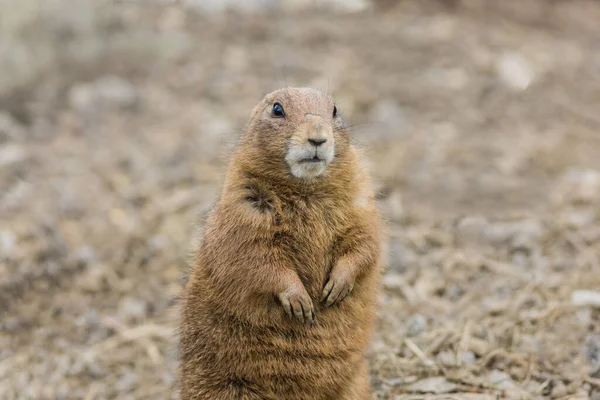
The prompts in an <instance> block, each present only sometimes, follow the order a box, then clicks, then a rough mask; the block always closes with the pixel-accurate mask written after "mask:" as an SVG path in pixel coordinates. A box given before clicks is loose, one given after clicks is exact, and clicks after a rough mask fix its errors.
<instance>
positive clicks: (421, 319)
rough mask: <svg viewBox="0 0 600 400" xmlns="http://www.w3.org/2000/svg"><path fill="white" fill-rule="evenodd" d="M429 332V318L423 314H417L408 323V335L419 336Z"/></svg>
mask: <svg viewBox="0 0 600 400" xmlns="http://www.w3.org/2000/svg"><path fill="white" fill-rule="evenodd" d="M426 330H427V318H425V316H423V315H421V314H415V315H413V316H412V317H410V318H409V319H408V321H407V328H406V335H407V336H409V337H412V336H417V335H418V334H420V333H423V332H425V331H426Z"/></svg>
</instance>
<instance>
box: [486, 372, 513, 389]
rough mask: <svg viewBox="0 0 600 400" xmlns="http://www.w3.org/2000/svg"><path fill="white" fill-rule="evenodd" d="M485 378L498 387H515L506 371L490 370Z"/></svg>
mask: <svg viewBox="0 0 600 400" xmlns="http://www.w3.org/2000/svg"><path fill="white" fill-rule="evenodd" d="M486 379H487V380H488V381H489V382H490V383H492V384H494V385H495V386H497V387H498V388H500V389H514V388H516V387H517V386H516V385H515V383H514V382H513V380H512V379H511V378H510V376H509V375H508V374H507V373H506V372H503V371H499V370H497V369H495V370H492V371H491V372H490V373H489V374H488V375H487V377H486Z"/></svg>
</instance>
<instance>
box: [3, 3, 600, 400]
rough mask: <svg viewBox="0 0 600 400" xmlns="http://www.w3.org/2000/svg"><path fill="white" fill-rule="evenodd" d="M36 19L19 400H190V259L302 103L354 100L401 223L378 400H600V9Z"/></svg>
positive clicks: (24, 187) (10, 236) (15, 208)
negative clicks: (184, 327)
mask: <svg viewBox="0 0 600 400" xmlns="http://www.w3.org/2000/svg"><path fill="white" fill-rule="evenodd" d="M27 3H28V2H27V1H24V2H22V3H20V2H14V1H13V2H12V3H11V4H9V3H8V2H7V0H2V1H0V7H4V8H3V9H0V11H1V12H0V15H2V18H0V22H2V23H3V24H0V30H1V31H2V35H0V52H1V57H0V59H1V60H2V61H1V62H0V398H2V399H17V398H23V399H54V398H60V399H102V398H111V399H113V398H123V399H130V398H131V399H154V398H156V399H169V398H173V399H175V398H177V395H176V391H175V388H176V385H177V382H176V378H177V373H176V371H177V354H176V336H175V326H176V319H175V315H176V312H175V311H174V310H176V308H175V304H176V296H177V293H178V291H179V288H180V279H181V270H182V269H184V268H185V265H186V260H187V255H188V252H189V251H190V249H191V245H190V242H191V238H192V237H194V235H195V232H196V231H197V230H198V225H200V227H201V222H200V221H202V216H203V215H204V213H205V212H206V211H207V210H208V209H209V208H210V205H211V203H212V202H213V201H214V200H215V199H216V196H217V194H218V190H219V185H220V181H221V178H222V174H223V164H224V161H223V160H224V156H225V155H226V153H227V149H228V148H229V147H230V145H231V143H233V142H235V137H236V135H237V132H239V131H240V130H241V129H242V127H243V124H244V121H245V119H246V118H247V116H248V114H249V112H250V110H251V107H252V106H253V105H254V103H255V102H256V101H258V100H259V99H260V98H261V97H262V95H263V94H264V93H265V92H267V91H269V90H271V89H274V88H276V87H279V86H281V85H284V84H288V85H307V86H316V87H321V88H324V89H326V88H328V87H329V88H333V91H334V93H335V96H336V97H337V99H338V108H339V109H340V111H341V112H343V113H344V114H345V115H346V118H347V120H348V121H349V123H350V124H357V125H356V126H354V127H353V128H352V130H353V134H354V136H355V139H356V140H357V141H358V142H359V143H362V144H364V145H366V147H368V149H369V157H370V160H371V164H372V169H373V174H374V175H375V177H376V178H377V184H378V190H379V197H380V204H381V207H382V209H383V210H384V212H385V214H386V216H387V217H388V219H389V228H390V229H389V231H390V240H389V243H388V246H387V248H388V251H387V253H388V254H389V257H388V262H387V264H388V266H387V269H386V272H385V275H384V276H383V278H382V280H383V288H384V290H383V292H382V294H381V309H380V312H379V314H378V321H379V322H378V325H377V332H376V334H375V335H374V338H373V345H372V348H371V350H370V353H369V357H370V362H371V367H372V369H371V373H372V382H373V388H374V395H373V399H415V400H416V399H440V400H441V399H462V400H487V399H490V400H491V399H547V398H548V399H549V398H555V399H582V400H583V399H594V400H598V399H599V398H600V300H599V299H598V295H599V293H598V292H599V291H600V260H599V256H600V248H599V247H598V245H599V244H600V157H599V155H600V132H599V128H600V113H599V112H598V110H599V109H600V24H599V23H598V21H600V4H599V3H597V2H595V1H583V0H582V1H578V0H577V1H549V0H548V1H538V0H528V1H516V0H515V1H513V0H508V1H505V2H499V1H498V2H495V1H484V0H479V1H477V0H471V1H438V2H434V1H426V2H425V1H421V2H413V1H408V0H406V1H401V2H394V1H384V0H380V1H378V2H377V6H376V7H371V6H370V7H367V8H366V9H365V10H363V11H360V12H355V13H347V12H343V11H339V10H338V11H331V10H328V9H326V8H322V7H317V6H314V7H308V8H306V9H304V10H299V11H298V10H296V11H285V10H281V9H272V10H269V11H268V12H265V13H262V14H236V13H220V14H212V15H208V14H203V13H202V12H199V11H197V10H195V9H192V8H188V9H185V8H182V7H181V5H177V4H175V5H173V4H170V5H169V4H162V5H161V4H158V5H156V4H155V5H150V4H149V3H150V2H146V3H147V4H142V3H143V2H142V3H140V2H114V3H113V2H86V1H74V2H73V1H71V2H69V0H64V2H63V3H64V4H63V5H65V7H62V8H54V9H52V8H51V7H49V8H48V9H44V11H43V12H40V14H39V15H38V14H35V13H34V14H35V15H36V16H35V18H29V17H22V16H20V17H18V18H17V11H18V9H19V7H20V6H18V4H21V5H23V7H25V4H27ZM29 3H31V2H29ZM50 3H52V4H54V5H56V4H59V3H60V2H56V1H55V2H48V4H50ZM101 3H102V4H101ZM200 3H201V2H200ZM200 3H199V2H195V3H194V4H196V7H197V6H198V4H200ZM35 4H37V7H41V6H40V5H39V4H41V3H39V2H37V3H35ZM7 7H8V8H7ZM190 7H191V6H190ZM25 8H26V7H25ZM31 10H34V11H35V7H34V8H33V9H31V8H30V9H29V11H28V12H30V11H31ZM65 10H66V11H67V12H65ZM21 11H23V10H21ZM38 11H39V10H38ZM23 12H25V11H23ZM26 15H33V14H31V13H30V14H26ZM19 18H20V19H19ZM28 18H29V19H28ZM15 21H17V22H15ZM11 24H12V25H11Z"/></svg>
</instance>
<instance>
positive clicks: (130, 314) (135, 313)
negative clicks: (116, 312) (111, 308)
mask: <svg viewBox="0 0 600 400" xmlns="http://www.w3.org/2000/svg"><path fill="white" fill-rule="evenodd" d="M148 309H149V306H148V302H147V301H145V300H141V299H137V298H134V297H125V298H124V299H123V300H122V301H121V306H120V311H121V313H122V314H124V315H125V317H126V318H127V319H129V320H137V321H139V320H141V319H143V318H145V317H146V315H147V314H148Z"/></svg>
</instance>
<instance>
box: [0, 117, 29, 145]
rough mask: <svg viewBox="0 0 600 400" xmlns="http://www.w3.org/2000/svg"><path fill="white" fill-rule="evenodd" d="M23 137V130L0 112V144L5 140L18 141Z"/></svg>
mask: <svg viewBox="0 0 600 400" xmlns="http://www.w3.org/2000/svg"><path fill="white" fill-rule="evenodd" d="M24 137H25V129H24V128H23V127H22V126H21V125H20V124H19V123H18V122H17V121H15V120H14V118H12V117H11V116H10V114H8V113H4V112H0V142H2V141H3V140H5V139H11V140H20V139H23V138H24Z"/></svg>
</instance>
